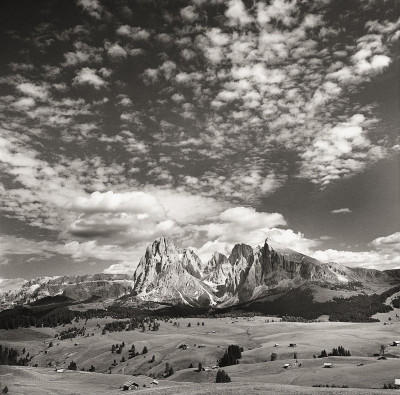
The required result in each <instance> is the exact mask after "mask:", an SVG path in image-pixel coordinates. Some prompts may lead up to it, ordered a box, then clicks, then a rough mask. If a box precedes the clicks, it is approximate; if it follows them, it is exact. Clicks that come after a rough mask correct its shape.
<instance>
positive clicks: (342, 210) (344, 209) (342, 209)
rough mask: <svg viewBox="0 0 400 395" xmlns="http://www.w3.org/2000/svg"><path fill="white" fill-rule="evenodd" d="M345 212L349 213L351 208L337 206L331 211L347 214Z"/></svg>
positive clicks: (332, 212)
mask: <svg viewBox="0 0 400 395" xmlns="http://www.w3.org/2000/svg"><path fill="white" fill-rule="evenodd" d="M347 213H351V210H350V209H349V208H347V207H346V208H338V209H335V210H332V211H331V214H347Z"/></svg>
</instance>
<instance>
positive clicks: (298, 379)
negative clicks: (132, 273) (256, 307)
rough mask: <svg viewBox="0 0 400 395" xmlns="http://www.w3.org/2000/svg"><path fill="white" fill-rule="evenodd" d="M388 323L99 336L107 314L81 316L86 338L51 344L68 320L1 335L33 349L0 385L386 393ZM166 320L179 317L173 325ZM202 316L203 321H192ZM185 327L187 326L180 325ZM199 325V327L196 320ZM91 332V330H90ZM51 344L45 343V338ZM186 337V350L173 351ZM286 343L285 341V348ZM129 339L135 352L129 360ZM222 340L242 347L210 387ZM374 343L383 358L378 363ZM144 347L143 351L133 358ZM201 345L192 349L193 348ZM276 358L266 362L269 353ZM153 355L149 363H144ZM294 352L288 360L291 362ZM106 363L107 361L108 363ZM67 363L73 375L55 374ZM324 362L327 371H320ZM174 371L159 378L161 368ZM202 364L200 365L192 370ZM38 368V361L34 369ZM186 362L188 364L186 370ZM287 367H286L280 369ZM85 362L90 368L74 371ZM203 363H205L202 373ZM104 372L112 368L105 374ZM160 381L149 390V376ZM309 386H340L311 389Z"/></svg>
mask: <svg viewBox="0 0 400 395" xmlns="http://www.w3.org/2000/svg"><path fill="white" fill-rule="evenodd" d="M391 315H393V317H391V320H390V324H387V325H384V323H383V322H379V323H368V324H358V323H338V322H316V323H296V322H277V319H274V321H275V322H272V318H269V319H268V318H267V317H254V318H243V317H241V318H216V319H203V318H185V319H179V320H170V321H167V322H164V321H161V325H160V329H159V331H156V332H153V331H145V332H142V331H139V330H134V331H124V332H112V333H109V332H107V333H106V334H105V335H102V328H103V327H104V324H105V323H106V322H110V321H112V320H111V319H92V320H89V321H88V322H87V323H86V324H85V321H84V320H80V321H79V322H78V323H75V322H74V323H73V324H72V325H71V326H77V327H80V326H83V325H85V326H86V333H88V334H90V336H89V337H77V338H75V339H66V340H58V339H55V338H54V336H55V334H56V333H60V331H61V330H65V329H68V327H69V326H67V325H66V326H65V327H58V328H29V329H28V328H27V329H17V330H10V331H5V330H3V331H0V344H1V345H2V346H3V347H4V346H7V347H13V348H16V349H18V350H20V351H21V350H22V348H23V347H25V348H26V351H27V352H29V353H30V355H33V356H34V357H33V359H32V360H31V361H30V362H29V365H31V366H27V367H17V366H4V365H3V366H0V382H1V383H2V385H3V386H4V385H7V386H8V388H9V390H10V392H9V393H10V394H29V395H36V394H38V395H39V394H40V395H43V394H55V395H72V394H88V395H90V394H100V395H101V394H114V393H119V392H121V386H122V385H123V384H124V382H126V381H128V380H133V381H135V382H136V383H138V384H139V385H140V391H141V392H143V393H147V392H148V393H152V394H163V395H164V394H165V395H168V394H171V395H172V394H174V395H175V394H185V395H186V394H188V395H189V394H193V395H194V394H196V395H197V394H199V395H200V394H221V395H230V394H238V393H240V394H242V393H245V394H246V395H253V394H360V395H361V394H379V393H382V394H391V393H398V391H394V390H383V389H382V388H383V386H384V384H394V380H395V379H396V378H397V379H399V378H400V347H393V346H389V345H390V344H392V343H393V341H395V340H400V322H399V319H398V318H396V317H395V315H394V314H387V317H384V319H385V320H386V321H387V322H389V320H388V317H389V316H391ZM175 322H179V326H176V324H175ZM202 322H204V326H203V325H202V324H201V323H202ZM189 323H190V326H188V325H189ZM197 323H199V325H197ZM92 333H93V335H92ZM51 341H52V342H53V345H52V347H49V342H51ZM122 342H124V343H125V347H124V348H123V349H122V352H121V354H116V353H111V346H112V345H113V344H121V343H122ZM182 343H185V344H186V345H187V346H188V347H189V348H188V349H187V350H182V349H179V345H180V344H182ZM291 343H292V344H295V345H296V346H295V347H290V344H291ZM133 344H134V345H135V348H136V351H139V355H137V356H136V357H134V358H130V359H129V358H128V349H130V348H131V346H132V345H133ZM229 344H237V345H239V346H241V347H243V348H244V352H243V353H242V358H241V359H240V363H239V364H237V365H234V366H228V367H224V368H223V369H224V370H225V371H226V372H227V373H228V375H229V376H230V377H231V379H232V382H231V383H229V384H215V383H214V381H215V376H216V372H217V369H212V367H213V366H215V365H216V364H217V360H218V359H219V358H221V357H222V355H223V353H224V351H225V349H226V348H227V346H228V345H229ZM381 345H385V346H386V350H385V352H386V355H387V356H388V358H387V359H386V360H378V357H377V355H375V356H374V354H379V352H380V348H381ZM144 346H146V347H147V349H148V353H146V354H142V350H143V347H144ZM199 346H200V347H199ZM338 346H343V347H344V348H345V349H346V350H350V351H351V357H328V358H314V355H315V356H318V355H319V354H320V353H321V351H322V350H326V351H327V352H330V351H331V350H332V348H334V347H338ZM272 353H276V354H277V360H275V361H271V354H272ZM153 356H154V361H152V359H153ZM296 358H297V362H296ZM114 360H115V361H114ZM71 361H75V362H76V363H77V366H78V370H77V371H76V372H72V371H67V370H65V371H64V372H62V373H57V372H56V371H55V369H54V368H55V367H58V368H60V367H62V368H67V366H68V364H69V363H70V362H71ZM326 362H331V363H332V364H333V367H332V368H324V367H323V365H324V363H326ZM167 363H168V364H169V366H172V367H173V369H174V374H173V375H172V376H170V377H168V378H165V379H164V378H162V376H163V373H164V371H165V367H166V364H167ZM199 363H201V364H202V366H203V367H205V368H206V371H201V372H197V371H196V370H197V369H196V368H197V366H198V364H199ZM34 364H37V365H38V367H33V365H34ZM190 364H192V365H193V368H189V365H190ZM285 364H290V366H289V367H288V368H287V369H285V368H284V367H283V366H284V365H285ZM91 365H93V366H94V367H95V368H96V373H88V372H80V371H79V370H80V369H82V368H85V370H88V369H89V367H90V366H91ZM208 368H209V369H208ZM109 372H111V374H109ZM150 375H151V376H152V377H158V378H159V385H158V386H154V387H152V388H150V383H151V381H152V378H151V377H150ZM316 385H324V386H326V385H329V386H330V387H331V386H332V385H335V386H348V387H349V388H348V389H347V388H318V387H313V386H316Z"/></svg>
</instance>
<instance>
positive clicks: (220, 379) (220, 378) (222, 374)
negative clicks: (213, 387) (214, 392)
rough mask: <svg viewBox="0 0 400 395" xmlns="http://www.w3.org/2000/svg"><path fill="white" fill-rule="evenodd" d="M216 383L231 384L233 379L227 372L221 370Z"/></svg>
mask: <svg viewBox="0 0 400 395" xmlns="http://www.w3.org/2000/svg"><path fill="white" fill-rule="evenodd" d="M215 382H216V383H230V382H231V378H230V377H229V376H228V374H227V373H226V372H225V370H221V369H219V370H218V372H217V377H216V378H215Z"/></svg>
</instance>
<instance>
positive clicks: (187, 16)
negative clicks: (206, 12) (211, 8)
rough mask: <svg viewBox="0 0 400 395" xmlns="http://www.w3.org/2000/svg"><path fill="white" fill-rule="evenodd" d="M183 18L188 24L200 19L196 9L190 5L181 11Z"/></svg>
mask: <svg viewBox="0 0 400 395" xmlns="http://www.w3.org/2000/svg"><path fill="white" fill-rule="evenodd" d="M180 14H181V17H182V18H183V19H184V20H185V21H187V22H194V21H196V20H197V19H199V14H198V13H197V12H196V9H195V8H194V7H193V6H191V5H189V6H187V7H185V8H182V9H181V10H180Z"/></svg>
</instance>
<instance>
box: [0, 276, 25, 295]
mask: <svg viewBox="0 0 400 395" xmlns="http://www.w3.org/2000/svg"><path fill="white" fill-rule="evenodd" d="M25 282H26V280H25V279H23V278H0V292H7V291H13V290H16V289H20V288H21V287H22V285H23V284H24V283H25Z"/></svg>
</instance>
